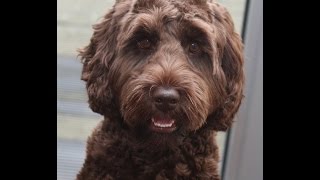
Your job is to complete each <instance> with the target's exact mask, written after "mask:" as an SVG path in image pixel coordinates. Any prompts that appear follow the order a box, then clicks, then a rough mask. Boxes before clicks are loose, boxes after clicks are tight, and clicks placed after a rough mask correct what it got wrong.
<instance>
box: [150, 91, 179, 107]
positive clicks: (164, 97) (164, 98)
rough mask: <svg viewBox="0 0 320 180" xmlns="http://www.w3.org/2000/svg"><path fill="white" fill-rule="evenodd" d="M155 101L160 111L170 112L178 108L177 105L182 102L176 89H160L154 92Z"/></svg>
mask: <svg viewBox="0 0 320 180" xmlns="http://www.w3.org/2000/svg"><path fill="white" fill-rule="evenodd" d="M153 99H154V103H155V105H156V107H157V108H158V109H159V110H161V111H169V110H173V109H175V108H176V105H177V104H178V102H179V100H180V95H179V92H178V91H177V90H175V89H174V88H171V87H158V88H156V89H155V91H154V92H153Z"/></svg>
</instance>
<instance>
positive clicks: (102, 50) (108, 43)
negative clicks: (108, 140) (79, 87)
mask: <svg viewBox="0 0 320 180" xmlns="http://www.w3.org/2000/svg"><path fill="white" fill-rule="evenodd" d="M126 5H127V4H125V3H121V2H119V3H117V4H116V5H115V6H114V7H113V9H112V10H111V11H110V12H109V13H107V14H106V15H105V17H104V18H103V21H102V22H100V23H99V24H96V25H94V26H93V29H94V33H93V35H92V37H91V40H90V44H89V45H88V46H87V47H85V48H84V49H82V50H80V51H79V52H80V54H79V55H80V56H81V60H82V62H83V69H82V76H81V79H82V80H84V81H85V82H86V87H87V93H88V97H89V105H90V108H91V109H92V110H93V111H94V112H96V113H99V114H101V115H105V114H106V113H109V112H112V111H113V109H114V108H113V107H114V106H115V105H114V104H113V103H114V101H113V93H112V90H111V87H110V83H109V80H108V73H109V67H110V64H111V63H112V61H113V60H114V57H115V55H116V53H117V52H116V45H117V35H118V32H119V29H120V27H119V25H118V22H119V20H120V18H121V17H123V15H124V14H125V13H127V10H126V9H128V8H126V7H127V6H126Z"/></svg>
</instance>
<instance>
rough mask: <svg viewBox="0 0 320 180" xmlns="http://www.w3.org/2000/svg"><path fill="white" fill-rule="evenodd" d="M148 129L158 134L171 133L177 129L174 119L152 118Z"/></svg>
mask: <svg viewBox="0 0 320 180" xmlns="http://www.w3.org/2000/svg"><path fill="white" fill-rule="evenodd" d="M150 129H151V130H152V131H154V132H158V133H171V132H173V131H175V130H176V129H177V127H176V121H175V119H172V118H170V117H157V116H155V117H152V118H151V123H150Z"/></svg>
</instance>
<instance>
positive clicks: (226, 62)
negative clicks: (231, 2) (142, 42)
mask: <svg viewBox="0 0 320 180" xmlns="http://www.w3.org/2000/svg"><path fill="white" fill-rule="evenodd" d="M211 5H212V6H211V8H213V16H214V18H215V22H216V23H217V25H219V26H220V27H222V29H223V31H224V32H223V34H224V39H223V42H222V43H221V49H222V51H221V54H220V64H221V69H222V73H223V76H224V80H225V82H226V83H225V85H224V88H225V90H224V91H225V97H224V98H223V99H222V101H221V105H220V107H218V108H217V110H216V111H215V112H214V113H212V114H211V115H209V117H208V120H207V123H208V125H209V127H211V128H213V129H214V130H217V131H226V130H227V129H228V128H229V127H230V126H231V124H232V122H233V118H234V116H235V114H236V113H237V111H238V109H239V106H240V104H241V100H242V98H243V85H244V72H243V59H244V57H243V44H242V40H241V37H240V36H239V34H237V33H236V32H235V28H234V24H233V21H232V19H231V16H230V14H229V13H228V12H227V11H226V9H225V8H223V7H221V6H219V5H217V4H211Z"/></svg>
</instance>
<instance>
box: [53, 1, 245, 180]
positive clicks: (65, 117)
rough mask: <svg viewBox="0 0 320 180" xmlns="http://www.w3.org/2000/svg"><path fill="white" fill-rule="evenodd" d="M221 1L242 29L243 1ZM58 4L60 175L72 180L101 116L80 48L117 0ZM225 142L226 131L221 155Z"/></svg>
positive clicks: (220, 139)
mask: <svg viewBox="0 0 320 180" xmlns="http://www.w3.org/2000/svg"><path fill="white" fill-rule="evenodd" d="M220 2H221V3H222V4H225V5H226V6H227V7H228V9H229V11H230V12H231V14H232V16H233V18H234V20H235V25H236V29H237V30H238V32H240V29H241V24H242V19H243V14H244V12H243V11H244V3H245V2H244V0H221V1H220ZM57 3H58V4H57V5H58V9H57V37H58V39H57V57H58V59H57V76H58V77H57V177H58V180H70V179H74V178H75V176H76V174H77V172H78V171H79V170H80V168H81V166H82V163H83V160H84V157H85V142H86V139H87V137H88V136H89V135H90V134H91V131H92V129H93V128H94V127H95V126H96V124H97V123H98V121H100V120H101V119H102V116H100V115H98V114H95V113H93V112H92V111H91V110H90V109H89V107H88V103H87V95H86V92H85V84H84V82H83V81H81V80H80V74H81V69H82V64H81V63H80V60H79V58H78V59H77V49H78V48H81V47H83V46H85V45H87V44H88V42H89V40H90V37H91V35H92V28H91V27H92V25H93V24H95V23H96V22H97V21H98V20H99V18H101V17H102V16H103V15H104V13H105V12H106V11H107V10H108V9H110V8H111V6H112V5H113V4H114V1H113V0H67V1H65V0H58V1H57ZM224 141H225V133H219V134H218V143H219V145H220V152H221V153H220V154H221V155H223V153H222V152H223V150H224V148H223V147H224ZM222 159H223V158H222V157H221V160H222Z"/></svg>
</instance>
